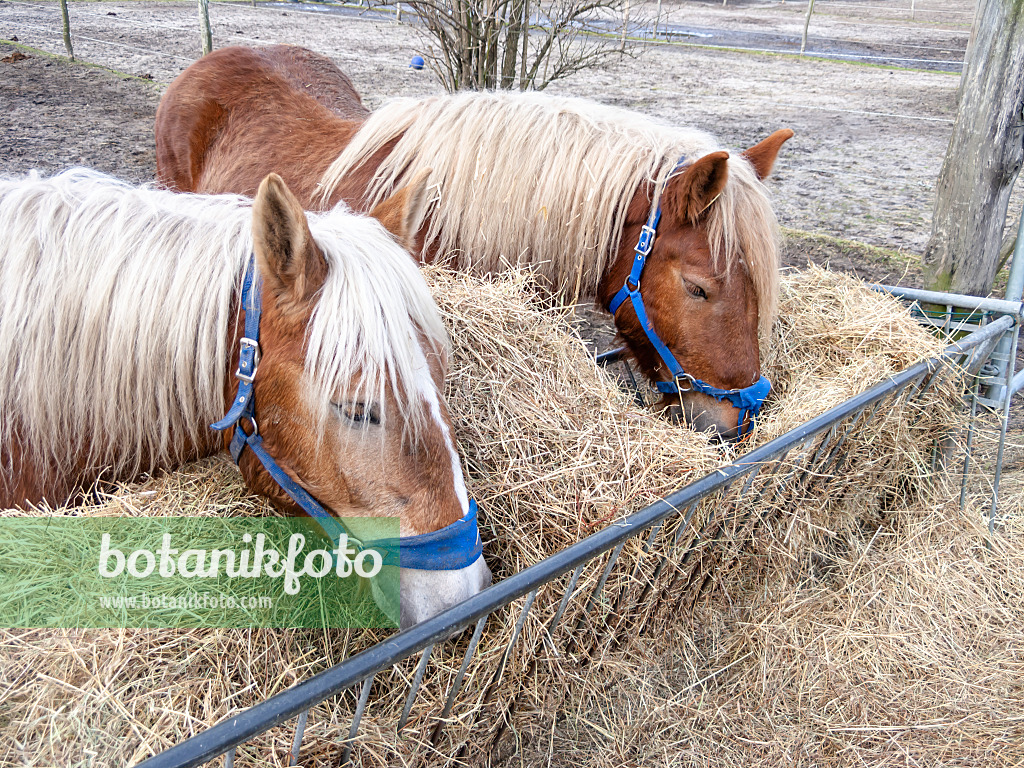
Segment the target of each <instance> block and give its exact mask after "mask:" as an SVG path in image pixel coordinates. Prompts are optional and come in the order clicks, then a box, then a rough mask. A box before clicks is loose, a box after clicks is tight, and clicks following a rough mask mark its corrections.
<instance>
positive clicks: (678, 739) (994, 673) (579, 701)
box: [516, 500, 1024, 768]
mask: <svg viewBox="0 0 1024 768" xmlns="http://www.w3.org/2000/svg"><path fill="white" fill-rule="evenodd" d="M979 501H980V500H979ZM985 511H986V510H985V505H984V502H982V503H981V504H980V505H979V504H975V503H972V504H969V505H968V509H967V511H966V513H963V512H961V511H960V509H959V506H958V504H957V503H955V502H952V503H948V504H945V505H935V504H930V505H928V504H926V505H918V506H915V507H913V508H911V509H905V510H899V511H896V512H894V513H892V514H891V515H889V516H888V517H887V518H886V519H885V520H884V521H883V522H882V524H881V525H879V526H878V527H870V528H867V529H865V530H863V531H860V532H857V533H854V534H852V535H850V536H848V537H846V538H845V541H844V545H845V546H844V547H843V552H842V554H841V555H840V556H837V557H834V558H832V559H830V560H827V561H825V560H820V559H819V560H818V561H817V562H808V561H805V562H803V563H801V566H802V567H793V563H792V560H791V553H790V552H789V551H784V552H780V551H777V550H776V551H764V550H762V551H760V552H759V553H758V554H757V555H756V556H748V557H744V558H741V560H740V561H739V562H738V563H737V567H736V569H735V572H734V574H733V575H732V577H730V578H728V580H727V584H725V585H724V586H723V589H722V590H720V591H719V592H717V593H716V594H715V596H714V597H713V599H711V600H709V601H707V602H705V603H702V604H701V605H699V606H698V607H697V610H696V611H695V613H694V614H693V615H686V616H681V617H680V618H679V621H678V622H676V625H675V628H674V629H673V631H672V632H670V633H667V634H666V635H665V636H662V637H659V638H658V639H657V640H654V639H646V638H643V639H639V640H635V641H633V642H631V643H629V644H627V645H626V647H624V648H620V649H616V650H614V651H609V652H608V653H606V655H605V656H603V657H602V659H601V661H600V662H599V663H597V664H595V665H593V667H592V668H591V669H590V670H589V671H588V678H587V681H586V684H585V685H579V686H575V687H573V686H550V687H549V688H548V694H549V699H548V700H547V701H545V702H543V705H542V706H538V707H537V708H536V709H534V710H533V711H529V712H525V711H524V712H523V713H522V714H521V716H520V717H519V718H518V719H517V721H516V725H517V727H518V728H519V729H520V737H521V741H522V742H523V743H524V744H525V745H526V749H527V751H526V753H525V754H524V756H523V762H524V764H527V765H539V764H545V763H547V762H548V761H549V760H552V759H553V761H552V763H551V764H554V765H565V764H566V763H567V758H569V756H571V758H572V762H573V764H574V765H575V766H578V768H604V767H605V766H607V767H609V768H610V767H611V766H621V765H633V764H643V765H661V766H684V765H686V766H689V765H704V766H723V767H724V766H816V767H819V768H821V767H823V766H894V765H899V766H906V765H910V766H936V765H963V766H981V765H984V766H1011V765H1012V766H1019V765H1021V763H1022V762H1024V718H1022V716H1021V713H1022V712H1024V539H1022V538H1021V536H1020V534H1019V533H1017V534H1008V533H1005V532H1004V533H1003V534H1001V535H999V536H997V537H995V538H993V539H992V540H991V544H992V546H991V548H989V547H988V546H986V539H987V537H986V531H985V528H984V527H983V526H982V525H980V524H979V520H980V518H981V516H982V515H983V514H984V513H985ZM1018 530H1019V529H1018ZM769 549H771V548H769ZM556 713H557V718H558V719H557V722H555V721H554V718H555V716H556Z"/></svg>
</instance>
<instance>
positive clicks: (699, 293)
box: [683, 280, 708, 299]
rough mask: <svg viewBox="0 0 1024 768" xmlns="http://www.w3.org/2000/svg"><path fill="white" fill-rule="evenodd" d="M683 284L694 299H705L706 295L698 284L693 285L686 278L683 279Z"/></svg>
mask: <svg viewBox="0 0 1024 768" xmlns="http://www.w3.org/2000/svg"><path fill="white" fill-rule="evenodd" d="M683 285H684V286H685V287H686V292H687V293H689V294H690V295H691V296H693V298H695V299H706V298H707V297H708V295H707V294H706V293H705V292H704V289H703V288H701V287H700V286H699V285H694V284H693V283H691V282H689V281H688V280H683Z"/></svg>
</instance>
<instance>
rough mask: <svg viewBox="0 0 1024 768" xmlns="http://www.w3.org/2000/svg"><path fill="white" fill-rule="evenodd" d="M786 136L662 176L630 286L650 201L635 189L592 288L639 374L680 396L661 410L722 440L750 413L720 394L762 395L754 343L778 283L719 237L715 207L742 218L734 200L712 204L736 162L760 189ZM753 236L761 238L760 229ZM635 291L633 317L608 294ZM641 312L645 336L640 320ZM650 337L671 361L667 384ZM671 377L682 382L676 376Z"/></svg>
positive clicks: (722, 222) (724, 222) (723, 221)
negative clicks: (656, 208)
mask: <svg viewBox="0 0 1024 768" xmlns="http://www.w3.org/2000/svg"><path fill="white" fill-rule="evenodd" d="M792 135H793V132H792V131H790V130H781V131H776V132H775V133H773V134H772V135H771V136H769V137H768V138H767V139H765V140H764V141H762V142H761V143H760V144H757V145H756V146H754V147H752V148H751V149H749V150H747V151H746V152H744V153H743V158H742V159H740V160H739V161H736V160H730V159H729V154H728V153H727V152H722V151H718V152H711V153H709V154H706V155H704V156H702V157H699V158H697V159H696V160H693V161H692V162H690V161H686V162H685V163H684V165H683V167H682V169H680V170H679V172H677V173H675V174H674V175H672V176H670V177H669V179H668V180H667V181H666V182H665V184H664V187H663V189H662V191H661V195H660V200H659V201H658V202H659V204H660V209H661V218H660V221H659V222H658V223H657V226H656V236H654V235H653V234H652V236H653V237H654V240H653V247H652V248H651V250H650V252H649V254H648V255H647V257H646V262H645V263H644V264H643V265H642V269H643V272H642V274H640V279H639V280H638V281H637V282H638V283H639V285H638V286H636V285H633V283H632V280H631V274H636V272H634V273H631V268H632V265H633V263H634V261H635V259H636V258H637V254H636V252H635V250H634V246H636V245H637V243H638V241H640V238H641V233H642V231H643V228H644V227H645V225H648V224H649V218H650V214H651V207H652V199H653V198H654V196H655V191H654V186H653V185H646V186H645V187H642V188H641V189H640V190H638V191H637V194H636V195H635V196H634V197H633V199H632V201H631V203H630V205H629V208H628V210H627V214H626V221H625V226H624V228H623V235H622V242H621V246H620V248H619V256H618V258H617V259H616V262H615V264H614V265H613V267H612V269H611V270H610V271H609V273H608V275H607V276H606V278H605V280H604V281H603V283H602V285H601V287H600V289H599V300H600V301H602V303H604V304H605V305H606V306H607V305H608V304H609V303H611V304H612V306H613V307H614V309H613V312H614V314H615V321H616V325H617V327H618V330H619V333H620V335H621V336H622V338H623V340H624V341H625V343H626V346H627V348H628V349H629V350H630V352H631V353H632V355H633V356H634V358H635V359H636V361H637V364H638V366H639V367H640V369H641V371H642V372H643V373H644V375H646V376H647V377H648V378H649V379H650V380H651V381H653V382H655V384H656V385H657V386H658V389H660V390H661V391H663V392H666V391H667V390H673V389H678V393H677V392H674V391H673V392H669V393H666V394H664V395H663V397H662V400H661V402H660V403H659V405H660V407H662V408H671V409H673V410H675V411H678V412H679V414H680V415H681V416H682V417H683V418H684V419H685V420H686V421H687V422H689V423H690V424H692V425H693V426H694V427H695V428H696V429H698V430H701V431H705V430H710V431H712V432H713V433H714V434H715V436H717V437H718V438H721V439H733V438H735V437H737V436H739V435H740V434H743V433H744V432H745V431H746V429H747V428H748V427H749V425H750V420H751V418H752V411H751V410H750V409H748V408H744V407H741V406H740V405H737V403H738V402H739V400H740V398H739V397H738V396H735V395H734V396H733V397H732V399H730V398H729V397H727V396H723V395H722V393H723V392H736V391H741V392H742V391H745V390H754V389H757V390H758V392H759V393H763V394H760V397H761V398H762V399H763V395H764V394H766V393H767V383H766V382H762V379H761V367H760V349H759V344H758V340H759V331H760V332H761V333H763V332H764V330H765V328H766V326H770V322H771V318H772V317H773V316H774V302H775V296H774V289H769V288H768V287H766V284H769V283H770V284H771V285H772V286H773V285H774V282H773V281H774V280H775V279H777V278H775V277H774V276H771V277H767V276H766V273H767V272H768V271H771V270H774V271H775V272H777V264H776V263H775V259H774V258H773V259H772V263H771V264H764V263H759V264H751V263H748V255H747V254H745V253H743V252H742V246H743V242H742V240H743V239H742V237H734V236H732V235H730V234H729V233H723V231H722V229H723V227H728V226H730V225H729V222H728V219H727V218H726V217H725V216H723V215H720V214H721V212H719V211H717V210H716V206H719V205H728V204H731V205H732V206H733V208H734V214H735V215H742V212H741V208H740V206H738V205H735V201H730V202H729V203H726V202H722V201H720V198H721V197H722V196H723V194H724V193H725V192H726V189H727V185H729V183H730V178H729V177H730V168H732V169H736V170H741V169H737V162H738V163H744V164H747V169H748V171H749V170H752V172H753V175H756V181H755V183H756V182H759V181H762V180H764V179H765V178H766V177H767V176H768V174H769V173H770V172H771V169H772V166H773V165H774V162H775V158H776V155H777V154H778V151H779V148H780V147H781V146H782V144H783V143H784V142H785V141H786V140H787V139H789V138H790V137H791V136H792ZM752 180H753V179H752ZM716 214H719V215H717V217H716ZM759 224H763V223H762V222H759ZM758 230H759V231H760V232H761V233H762V237H764V236H769V235H767V232H770V230H767V231H766V230H765V228H764V226H759V227H758ZM723 242H724V243H725V246H724V247H723ZM765 245H767V246H768V247H769V249H773V248H774V247H775V245H774V243H770V244H765ZM727 250H732V251H734V253H729V252H724V251H727ZM759 272H760V273H761V274H759ZM759 278H760V279H759ZM623 285H626V288H625V289H622V290H620V286H623ZM634 289H636V290H637V291H638V293H639V295H640V296H641V297H642V305H641V307H642V308H641V309H640V310H639V311H638V309H637V307H636V305H635V302H633V301H621V299H620V302H621V303H620V304H617V303H616V302H615V298H616V291H619V292H620V294H621V295H622V297H623V298H625V297H626V293H628V292H629V291H630V290H634ZM644 310H646V315H647V319H648V323H646V325H647V329H646V330H645V328H644V325H645V323H644V322H643V321H642V317H640V316H638V315H640V314H641V313H642V312H643V311H644ZM766 321H767V322H766ZM652 333H653V335H654V337H655V338H657V339H660V341H661V342H662V343H663V344H664V346H665V347H666V348H667V351H668V353H669V356H671V357H674V358H675V360H676V361H678V366H677V370H676V371H675V375H673V371H672V370H671V368H672V367H673V366H672V364H671V361H670V360H669V361H667V360H666V354H665V353H664V351H659V350H658V349H657V348H656V344H655V342H654V341H652ZM679 369H681V371H683V372H685V374H684V375H682V376H680V375H679ZM759 382H760V385H759ZM716 390H717V392H716ZM709 393H712V394H709ZM757 407H760V403H757ZM754 412H756V408H755V409H754Z"/></svg>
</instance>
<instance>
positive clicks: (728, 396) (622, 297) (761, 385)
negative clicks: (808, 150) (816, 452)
mask: <svg viewBox="0 0 1024 768" xmlns="http://www.w3.org/2000/svg"><path fill="white" fill-rule="evenodd" d="M685 162H686V158H683V159H682V160H680V161H679V162H678V163H676V167H675V168H674V169H673V170H672V173H676V172H677V171H679V170H680V169H681V168H682V167H683V165H684V164H685ZM660 221H661V196H660V195H658V196H657V197H656V198H655V199H654V202H653V205H652V206H651V215H650V216H649V217H648V219H647V223H646V224H644V226H643V228H642V229H641V230H640V239H639V240H638V241H637V244H636V247H635V248H634V251H635V252H636V257H635V258H634V259H633V267H632V268H631V269H630V271H629V276H628V277H627V278H626V282H625V284H624V285H623V286H622V288H620V289H619V292H618V293H616V294H615V296H614V298H612V300H611V302H610V303H609V304H608V311H609V312H611V313H612V317H614V316H615V313H616V311H617V310H618V309H619V307H621V306H622V305H623V303H625V301H626V299H629V301H630V303H631V304H632V305H633V311H634V312H636V317H637V320H639V321H640V327H641V328H643V329H644V333H645V334H647V339H648V340H649V341H650V342H651V346H653V347H654V350H655V351H656V352H657V353H658V356H659V357H660V358H661V360H662V362H663V363H664V364H665V366H666V367H667V368H668V370H669V373H671V374H672V380H671V381H658V382H655V384H654V386H655V387H656V388H657V390H658V391H659V392H661V393H662V394H676V393H679V392H691V391H693V392H700V393H702V394H705V395H710V396H711V397H713V398H715V399H716V400H728V401H729V402H730V403H732V405H733V407H735V408H738V409H739V412H740V415H739V421H738V422H737V427H738V428H739V434H740V435H743V434H744V433H745V432H747V431H749V430H750V429H751V428H752V427H753V420H754V418H756V417H757V415H758V413H760V411H761V406H762V405H764V401H765V398H766V397H768V393H769V392H771V390H772V385H771V384H770V383H769V381H768V379H766V378H765V377H764V376H762V377H761V378H759V379H758V380H757V381H755V382H754V383H753V384H751V385H750V386H749V387H744V388H743V389H719V388H718V387H713V386H711V385H710V384H708V383H707V382H706V381H701V380H700V379H697V378H694V377H693V376H691V375H690V374H688V373H686V372H685V371H684V370H683V366H681V365H680V364H679V361H678V360H676V358H675V355H673V354H672V351H671V350H670V349H669V348H668V347H667V346H665V343H664V342H663V341H662V340H661V338H660V337H659V336H658V333H657V331H655V330H654V324H653V323H652V322H651V320H650V318H649V317H648V316H647V309H646V307H644V299H643V296H641V295H640V275H641V273H642V272H643V271H644V265H645V264H646V263H647V257H648V256H649V255H650V253H651V249H653V248H654V238H655V236H656V235H657V233H658V222H660ZM748 415H749V416H750V424H749V426H748V427H747V428H746V429H744V426H743V422H744V421H746V420H747V416H748Z"/></svg>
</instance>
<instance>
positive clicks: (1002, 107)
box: [924, 0, 1024, 295]
mask: <svg viewBox="0 0 1024 768" xmlns="http://www.w3.org/2000/svg"><path fill="white" fill-rule="evenodd" d="M957 99H958V101H959V104H958V106H957V113H956V121H955V122H954V124H953V132H952V135H951V137H950V139H949V147H948V148H947V150H946V159H945V162H944V163H943V166H942V172H941V173H940V175H939V183H938V188H937V189H936V192H935V209H934V213H933V215H932V234H931V238H930V239H929V241H928V246H927V248H926V249H925V252H924V273H925V283H926V285H927V287H928V288H932V289H934V290H939V291H954V292H956V293H968V294H975V295H985V294H987V293H988V291H989V290H990V289H991V287H992V282H993V280H994V279H995V276H996V271H997V269H998V265H999V262H1000V252H1001V251H1002V250H1003V249H1002V248H1001V247H1000V246H1001V244H1002V242H1003V222H1004V221H1005V219H1006V208H1007V204H1008V203H1009V200H1010V190H1011V189H1012V188H1013V182H1014V180H1015V179H1016V178H1017V173H1018V172H1019V171H1020V167H1021V160H1022V158H1024V142H1022V139H1024V130H1022V128H1024V114H1022V107H1024V2H1021V0H980V2H979V4H978V9H977V14H976V16H975V18H974V26H973V28H972V29H971V38H970V41H969V43H968V45H967V53H966V56H965V58H964V71H963V76H962V77H961V79H960V90H959V91H958V93H957Z"/></svg>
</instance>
